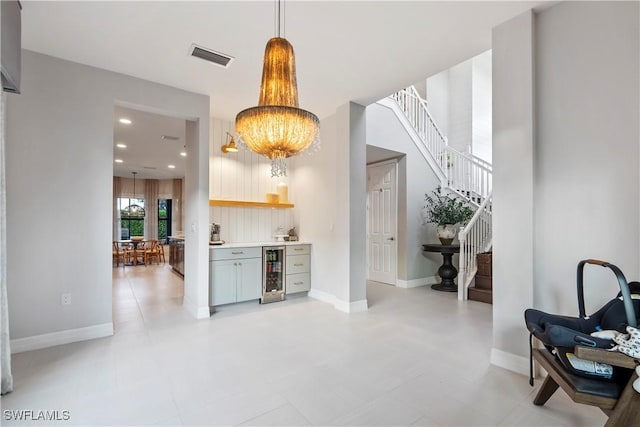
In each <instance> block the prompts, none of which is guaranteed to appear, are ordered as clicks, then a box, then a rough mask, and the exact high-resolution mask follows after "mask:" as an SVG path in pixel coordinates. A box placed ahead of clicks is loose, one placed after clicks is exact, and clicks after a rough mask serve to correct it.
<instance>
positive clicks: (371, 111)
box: [367, 104, 442, 283]
mask: <svg viewBox="0 0 640 427" xmlns="http://www.w3.org/2000/svg"><path fill="white" fill-rule="evenodd" d="M367 144H368V145H372V146H375V147H380V148H385V149H388V150H393V151H396V152H400V153H403V154H405V156H403V157H402V159H401V160H400V161H399V162H398V279H400V280H406V281H410V280H418V279H420V280H423V281H424V283H426V281H427V280H428V279H430V278H432V277H433V276H435V275H437V270H438V267H440V264H442V256H441V255H440V254H437V253H434V254H430V255H429V257H428V258H425V257H424V256H423V255H422V244H424V243H437V242H438V238H437V236H436V232H435V225H433V224H428V225H422V215H421V211H422V208H423V206H424V195H425V194H426V193H431V192H432V191H433V190H435V189H436V188H437V187H438V185H439V184H440V180H439V179H438V177H437V176H436V174H435V173H434V172H433V170H432V169H431V168H430V167H429V165H428V164H427V162H426V161H425V160H424V158H423V157H422V154H421V153H420V151H419V150H418V148H417V147H416V145H415V143H414V142H413V140H412V139H411V138H410V136H409V134H408V133H407V131H406V130H405V129H404V127H403V126H402V124H401V123H400V121H399V120H398V118H397V116H396V115H395V113H394V112H393V111H392V110H391V109H389V108H387V107H385V106H383V105H380V104H371V105H369V106H367Z"/></svg>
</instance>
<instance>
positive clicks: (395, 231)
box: [365, 158, 399, 286]
mask: <svg viewBox="0 0 640 427" xmlns="http://www.w3.org/2000/svg"><path fill="white" fill-rule="evenodd" d="M385 164H393V174H394V182H395V188H394V191H395V199H396V200H395V209H396V215H395V223H394V224H393V234H394V236H395V237H394V239H395V242H396V250H395V253H394V256H395V266H396V274H395V278H394V280H393V282H394V283H388V284H389V285H391V286H398V245H399V240H398V212H399V205H398V159H396V158H394V159H387V160H381V161H377V162H373V163H367V165H366V171H367V183H368V181H369V180H368V178H369V167H372V166H382V165H385ZM365 203H366V212H367V219H366V233H365V237H366V244H365V246H366V257H367V280H371V279H370V278H369V272H370V269H369V260H370V258H369V189H368V188H367V197H366V202H365Z"/></svg>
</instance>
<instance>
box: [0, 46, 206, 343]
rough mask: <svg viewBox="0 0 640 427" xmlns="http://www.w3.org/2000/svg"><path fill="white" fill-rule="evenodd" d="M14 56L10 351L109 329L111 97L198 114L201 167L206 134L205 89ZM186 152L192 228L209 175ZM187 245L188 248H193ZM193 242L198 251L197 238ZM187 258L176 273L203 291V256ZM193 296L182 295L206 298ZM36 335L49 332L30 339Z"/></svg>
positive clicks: (196, 299)
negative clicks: (18, 89)
mask: <svg viewBox="0 0 640 427" xmlns="http://www.w3.org/2000/svg"><path fill="white" fill-rule="evenodd" d="M22 61H23V62H22V88H23V92H22V94H21V95H9V97H8V102H7V145H6V155H7V163H6V165H7V168H6V174H7V175H6V176H7V252H8V253H7V278H8V294H9V295H8V297H9V315H10V319H11V320H10V323H11V338H12V340H13V341H14V342H16V340H17V344H16V345H15V346H14V344H12V347H14V349H15V350H18V349H19V348H21V344H24V345H23V346H22V348H23V349H26V348H27V347H29V346H31V348H34V346H36V347H37V346H38V345H41V344H42V343H43V342H45V341H46V342H48V345H55V344H56V343H60V342H59V340H60V339H63V338H64V337H66V338H64V339H68V338H69V336H71V337H72V338H73V337H75V338H78V337H79V336H82V337H83V338H90V337H92V336H97V335H106V334H109V333H110V332H111V331H112V317H111V280H112V279H111V274H112V271H111V269H112V267H111V240H112V238H111V237H112V236H111V232H112V231H111V229H112V210H113V209H112V193H113V185H112V182H113V120H114V117H113V114H114V105H115V104H116V103H123V104H127V105H128V106H141V107H147V108H153V109H155V111H156V112H161V113H164V114H167V115H173V116H177V117H184V118H193V119H197V120H199V121H200V123H199V125H200V126H199V129H198V135H197V137H198V139H199V140H201V141H205V143H204V144H200V145H204V151H205V156H204V159H203V161H204V162H205V164H204V166H205V167H206V166H207V165H206V161H207V158H208V145H207V144H206V141H207V139H208V134H209V122H208V115H209V98H208V97H207V96H203V95H197V94H193V93H189V92H185V91H182V90H177V89H174V88H170V87H166V86H162V85H159V84H155V83H151V82H146V81H143V80H139V79H136V78H132V77H129V76H125V75H121V74H116V73H112V72H109V71H105V70H100V69H96V68H92V67H87V66H84V65H80V64H76V63H72V62H68V61H64V60H60V59H56V58H53V57H49V56H45V55H41V54H37V53H34V52H29V51H23V56H22ZM197 148H201V147H197ZM201 151H202V150H200V153H201ZM190 152H194V153H197V152H198V151H197V150H196V151H190ZM190 157H193V158H194V160H193V161H194V164H192V165H190V167H191V173H192V174H193V175H192V176H191V177H189V176H187V180H189V179H191V181H192V185H191V189H189V188H187V193H189V191H191V192H192V193H193V194H192V195H191V200H190V203H191V204H190V207H191V210H192V216H191V218H190V219H189V223H190V224H194V227H195V228H196V229H198V228H199V227H200V224H199V222H198V221H199V219H198V215H200V214H201V213H204V221H202V222H203V224H202V226H203V228H204V229H206V222H207V214H208V208H207V207H206V205H202V206H198V203H200V201H199V195H198V194H199V193H198V191H200V190H199V189H204V192H205V194H204V195H203V196H202V197H201V199H203V200H204V203H206V194H207V193H208V187H207V185H208V177H205V180H204V181H201V177H200V176H201V174H202V172H205V173H208V167H207V168H206V169H207V170H205V171H203V167H202V164H201V163H198V160H196V159H197V158H198V156H197V155H196V156H190ZM78 196H81V197H82V198H83V204H82V206H78V204H77V198H78ZM198 209H200V211H201V212H200V213H199V212H198ZM187 237H188V238H187V243H188V244H189V241H191V244H192V245H193V244H195V245H196V246H197V245H198V243H199V238H198V236H191V235H188V236H187ZM204 237H205V238H206V232H205V236H204ZM36 248H38V250H36ZM42 248H47V250H46V251H43V250H42ZM189 250H191V251H192V252H191V253H193V254H196V252H197V251H198V247H193V246H192V247H191V249H189V247H187V251H189ZM201 250H202V252H203V253H204V255H205V257H206V256H207V247H206V243H204V242H203V245H202V246H201ZM192 257H193V259H194V260H195V261H194V262H193V263H192V264H191V265H188V266H187V275H188V276H187V277H186V279H185V280H186V281H187V282H191V283H192V284H193V288H198V289H199V288H200V287H202V286H204V290H205V291H206V290H207V282H208V269H207V263H206V261H205V263H204V265H201V264H199V263H198V261H197V260H198V257H197V256H192ZM198 292H200V291H199V290H198ZM62 293H71V294H72V304H71V305H65V306H62V305H61V304H60V298H61V294H62ZM201 297H202V295H194V296H193V297H192V300H191V302H192V303H193V304H194V305H195V306H196V307H197V306H199V305H201V303H204V306H208V305H207V298H206V297H205V298H204V301H200V298H201ZM82 328H86V329H82ZM70 330H71V331H77V332H78V334H79V335H77V334H76V335H74V334H73V333H68V331H70ZM63 331H67V332H63ZM43 334H49V335H46V336H45V337H40V338H38V336H40V335H43ZM34 337H35V338H34ZM47 340H48V341H47ZM56 340H58V341H56Z"/></svg>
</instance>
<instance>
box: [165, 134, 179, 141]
mask: <svg viewBox="0 0 640 427" xmlns="http://www.w3.org/2000/svg"><path fill="white" fill-rule="evenodd" d="M160 138H161V139H164V140H166V141H178V140H179V139H180V138H178V137H177V136H171V135H162V136H161V137H160Z"/></svg>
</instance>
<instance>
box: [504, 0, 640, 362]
mask: <svg viewBox="0 0 640 427" xmlns="http://www.w3.org/2000/svg"><path fill="white" fill-rule="evenodd" d="M639 12H640V11H639V5H638V3H637V2H628V3H627V2H564V3H560V4H558V5H556V6H554V7H552V8H549V9H546V10H544V11H542V12H540V14H539V15H537V16H536V18H535V22H533V21H532V19H531V17H530V16H528V15H526V14H525V15H523V16H520V17H517V18H514V19H512V20H511V21H509V22H507V23H505V24H503V25H501V26H499V27H497V28H496V29H495V30H494V34H493V36H494V37H493V56H494V58H493V73H494V79H493V84H494V88H493V94H494V98H493V109H494V123H493V124H494V147H493V155H494V257H493V259H494V326H493V327H494V349H495V350H496V351H497V353H496V354H497V355H498V356H500V355H502V356H504V355H505V354H511V355H518V356H523V357H521V358H520V360H521V361H522V360H525V357H526V355H527V353H528V349H527V344H526V342H527V331H526V329H525V327H524V322H523V318H522V312H523V310H524V308H526V307H527V306H533V307H537V308H540V309H542V310H546V311H550V312H555V313H559V314H566V315H572V316H575V315H577V300H576V289H575V286H576V282H575V280H576V277H575V269H576V265H577V263H578V261H579V260H581V259H584V258H600V259H604V260H606V261H610V262H613V263H614V264H616V265H618V266H619V267H620V268H622V270H623V271H624V272H625V273H626V276H627V278H628V279H629V280H637V278H638V274H639V267H638V260H639V255H640V248H639V232H640V227H639V224H638V218H640V211H639V210H640V206H639V205H640V183H639V176H638V169H639V166H640V164H639V163H640V159H639V154H640V150H639V146H638V145H639V143H640V131H639V127H640V125H639V120H640V119H639V117H640V100H639V92H640V90H639V89H640V88H639V84H638V75H640V69H639V68H640V67H639V65H638V64H639V62H640V55H639V51H640V49H639V47H640V46H639V39H640V29H639V27H640V25H639V20H638V16H639ZM534 46H535V48H534ZM533 58H535V63H534V61H533ZM531 76H535V77H534V78H532V77H531ZM532 88H535V89H534V90H532ZM534 105H535V108H534ZM532 124H533V125H532ZM532 240H533V241H532ZM587 269H588V270H587V276H586V279H587V280H586V284H585V286H586V289H585V291H586V292H585V299H586V301H587V305H588V308H589V310H588V311H592V310H593V309H595V308H597V307H599V306H601V305H602V303H603V302H605V301H607V300H609V299H611V298H612V297H613V296H614V295H615V293H616V284H615V281H614V280H613V275H612V273H610V272H608V271H606V270H604V269H601V268H599V267H589V266H587ZM508 360H509V358H508V357H504V358H502V362H504V361H507V362H508ZM495 361H496V360H495V359H494V362H495ZM506 364H508V363H506ZM524 364H525V365H526V362H524ZM504 365H505V363H503V366H504ZM512 367H513V366H512ZM525 370H526V367H525Z"/></svg>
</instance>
